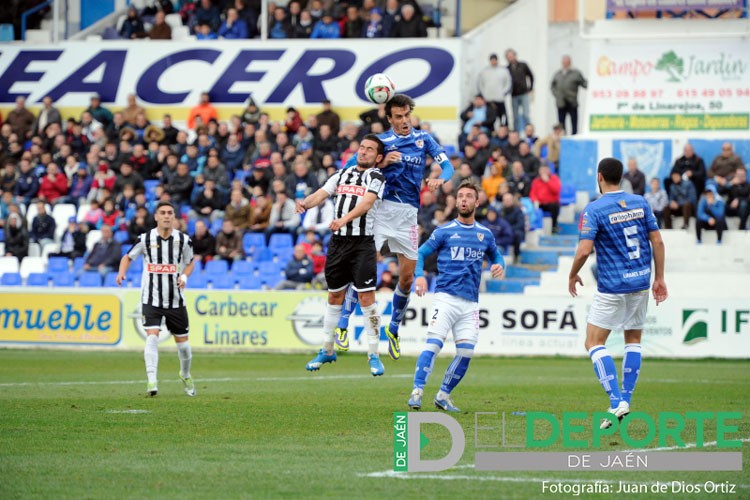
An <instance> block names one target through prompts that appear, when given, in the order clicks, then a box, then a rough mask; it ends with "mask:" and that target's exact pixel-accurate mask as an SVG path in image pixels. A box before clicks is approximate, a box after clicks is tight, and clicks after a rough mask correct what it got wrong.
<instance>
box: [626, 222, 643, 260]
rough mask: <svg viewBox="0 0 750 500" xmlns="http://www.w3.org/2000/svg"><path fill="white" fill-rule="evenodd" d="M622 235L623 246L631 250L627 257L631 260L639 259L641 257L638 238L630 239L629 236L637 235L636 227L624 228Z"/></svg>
mask: <svg viewBox="0 0 750 500" xmlns="http://www.w3.org/2000/svg"><path fill="white" fill-rule="evenodd" d="M622 234H624V235H625V244H626V245H627V247H628V248H630V249H632V250H631V251H629V252H628V257H630V259H631V260H635V259H637V258H639V257H640V256H641V243H640V242H639V241H638V238H631V236H633V235H635V234H638V226H630V227H624V228H622Z"/></svg>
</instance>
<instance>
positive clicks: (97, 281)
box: [78, 271, 102, 288]
mask: <svg viewBox="0 0 750 500" xmlns="http://www.w3.org/2000/svg"><path fill="white" fill-rule="evenodd" d="M78 286H80V287H83V288H99V287H101V286H102V276H101V274H99V273H98V272H96V271H86V272H85V273H83V274H81V277H80V278H78Z"/></svg>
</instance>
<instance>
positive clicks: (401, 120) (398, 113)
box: [385, 94, 414, 135]
mask: <svg viewBox="0 0 750 500" xmlns="http://www.w3.org/2000/svg"><path fill="white" fill-rule="evenodd" d="M412 111H414V101H413V100H412V98H411V97H409V96H408V95H405V94H396V95H394V96H393V97H392V98H391V100H390V101H388V102H387V103H386V104H385V116H386V118H388V123H390V124H391V127H392V128H393V131H394V132H395V133H397V134H398V135H408V134H409V132H411V112H412Z"/></svg>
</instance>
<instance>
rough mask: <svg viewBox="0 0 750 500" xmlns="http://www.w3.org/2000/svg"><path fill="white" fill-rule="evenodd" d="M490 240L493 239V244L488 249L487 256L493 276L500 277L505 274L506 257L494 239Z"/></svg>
mask: <svg viewBox="0 0 750 500" xmlns="http://www.w3.org/2000/svg"><path fill="white" fill-rule="evenodd" d="M490 241H492V245H491V246H490V248H489V250H488V251H487V258H488V259H489V261H490V273H492V277H493V278H495V279H500V278H502V277H503V274H505V257H503V254H502V253H500V250H499V249H498V248H497V245H496V244H495V242H494V239H493V240H490Z"/></svg>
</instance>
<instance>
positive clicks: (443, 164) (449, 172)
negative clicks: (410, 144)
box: [427, 135, 454, 191]
mask: <svg viewBox="0 0 750 500" xmlns="http://www.w3.org/2000/svg"><path fill="white" fill-rule="evenodd" d="M427 144H428V151H429V153H430V154H431V155H432V159H433V160H435V162H436V163H437V164H438V165H440V168H441V169H442V171H441V172H440V176H439V177H438V178H437V179H429V180H428V181H427V187H428V188H429V189H430V190H431V191H435V190H436V189H437V188H439V187H440V186H442V185H443V183H445V182H448V181H449V180H451V178H452V177H453V173H454V170H453V165H451V162H450V160H449V159H448V155H446V154H445V151H444V150H443V148H442V146H440V144H438V143H437V141H435V139H434V138H433V137H432V136H431V135H428V136H427Z"/></svg>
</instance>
